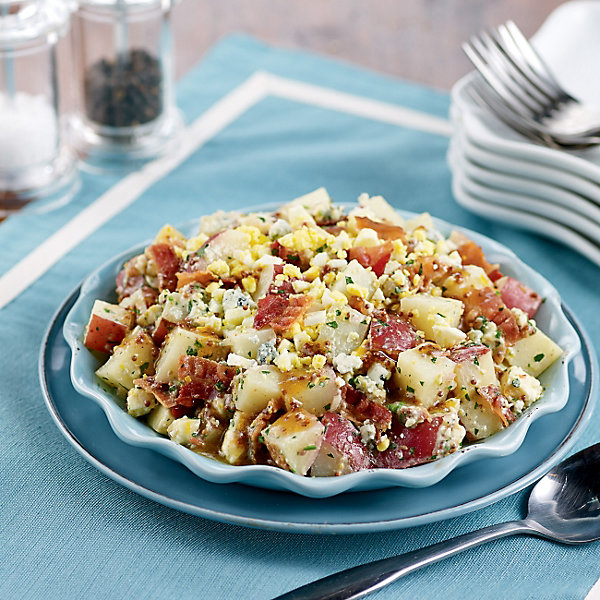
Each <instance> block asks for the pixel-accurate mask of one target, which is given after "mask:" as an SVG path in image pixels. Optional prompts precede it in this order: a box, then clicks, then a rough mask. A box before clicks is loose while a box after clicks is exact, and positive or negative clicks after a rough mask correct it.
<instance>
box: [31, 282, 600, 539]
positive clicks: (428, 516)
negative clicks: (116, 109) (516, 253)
mask: <svg viewBox="0 0 600 600" xmlns="http://www.w3.org/2000/svg"><path fill="white" fill-rule="evenodd" d="M80 287H81V284H80V285H78V286H77V287H76V288H75V289H74V290H73V291H72V292H71V293H70V294H69V295H68V296H67V298H66V299H65V300H63V302H62V303H61V304H60V306H59V308H58V309H57V310H56V312H55V314H54V315H53V317H52V319H51V321H50V324H49V326H48V327H47V329H46V332H45V334H44V338H43V342H42V345H41V348H40V354H39V359H38V373H39V378H40V383H41V387H42V392H43V396H44V403H45V405H46V408H47V409H48V411H49V412H50V415H51V417H52V419H53V421H54V422H55V424H56V426H57V427H58V429H59V431H60V432H61V433H62V434H63V436H64V437H65V438H66V439H67V441H68V442H69V444H70V445H71V446H73V448H75V450H76V451H77V452H78V453H79V454H80V455H81V456H82V457H83V458H84V459H85V460H86V461H87V462H89V463H90V464H91V465H92V466H94V467H95V468H96V469H98V470H99V471H100V472H102V473H104V474H105V475H106V476H108V477H109V478H110V479H112V480H113V481H115V482H117V483H119V484H120V485H123V486H124V487H126V488H128V489H129V490H131V491H133V492H135V493H137V494H139V495H141V496H143V497H145V498H148V499H150V500H153V501H155V502H158V503H159V504H162V505H164V506H167V507H170V508H173V509H175V510H179V511H181V512H184V513H187V514H191V515H194V516H199V517H203V518H206V519H209V520H213V521H218V522H223V523H229V524H234V525H241V526H245V527H251V528H258V529H263V530H272V531H283V532H288V533H306V534H313V535H314V534H353V533H373V532H378V531H389V530H392V529H394V530H395V529H404V528H409V527H416V526H419V525H424V524H428V523H433V522H438V521H443V520H446V519H450V518H454V517H458V516H461V515H464V514H467V513H469V512H473V511H475V510H479V509H482V508H485V507H486V506H489V505H491V504H493V503H495V502H497V501H499V500H501V499H503V498H505V497H508V496H511V495H513V494H515V493H517V492H519V491H521V490H522V489H524V488H526V487H527V486H528V485H530V484H532V483H534V482H535V481H537V479H539V478H540V477H542V476H543V475H544V474H545V473H547V472H548V471H549V470H550V469H551V468H552V467H553V466H554V465H556V464H557V463H558V462H559V461H560V460H561V459H562V458H563V457H564V456H565V455H566V454H567V452H568V451H569V450H570V449H571V447H572V446H573V444H574V443H575V441H576V439H577V435H576V434H577V433H581V432H582V431H583V430H584V429H585V427H586V426H587V424H588V423H589V421H590V419H591V416H592V414H593V409H594V403H593V401H592V400H593V398H594V397H595V391H596V388H597V387H598V372H597V368H596V359H595V356H596V355H595V351H594V348H593V346H592V345H591V342H590V340H589V338H588V336H587V333H586V332H585V329H583V328H582V326H581V325H580V323H579V322H578V320H577V318H576V317H575V315H574V313H573V312H572V311H571V310H570V309H569V308H568V307H567V306H566V305H565V304H564V303H562V307H563V311H564V312H565V315H566V316H567V318H568V319H569V321H570V322H571V325H572V326H573V327H574V329H575V330H576V332H577V335H578V337H579V339H580V342H581V347H580V350H579V352H578V353H581V354H583V355H584V356H583V358H584V364H585V365H586V370H587V371H588V373H589V386H588V388H587V390H586V398H585V400H584V402H583V408H582V410H581V411H580V413H579V415H578V417H577V420H576V421H575V422H574V424H573V426H572V427H571V429H570V430H569V432H568V434H567V435H566V436H565V437H564V438H563V439H562V441H561V442H560V444H559V445H558V446H557V447H556V448H555V449H554V450H553V452H552V453H551V454H550V455H548V456H547V457H546V458H545V459H544V460H543V461H542V463H541V464H539V465H538V466H537V467H535V468H533V469H531V470H530V471H528V472H527V473H525V474H523V475H522V476H521V477H519V478H518V479H516V480H515V481H513V482H511V483H509V484H508V485H505V486H502V487H499V488H497V489H495V490H493V491H492V492H489V493H484V494H483V495H480V496H478V497H477V498H474V499H473V500H470V501H468V502H464V503H462V504H458V505H454V506H451V507H447V508H443V509H439V510H435V511H430V512H425V513H421V514H419V515H413V516H410V517H401V518H392V519H379V520H376V521H363V522H358V521H355V522H344V523H328V522H320V523H316V522H307V521H304V522H291V521H281V520H279V521H277V520H269V519H265V518H252V517H247V516H243V515H236V514H232V513H230V512H224V511H217V510H214V509H211V508H206V507H202V506H199V505H197V504H196V505H195V504H191V503H188V502H184V501H181V500H177V499H175V498H172V497H170V496H167V495H165V494H163V493H160V492H156V491H155V490H152V489H150V488H149V487H147V486H145V485H142V484H141V483H138V482H137V481H134V480H133V479H130V478H128V477H126V476H124V475H122V474H121V473H119V472H118V471H116V470H115V469H113V468H111V467H109V466H108V465H105V464H104V463H103V462H102V461H101V460H100V459H99V458H97V457H96V456H95V455H94V454H92V452H91V451H89V450H88V449H87V448H86V447H85V446H84V445H83V444H82V443H81V441H80V440H79V439H78V438H77V436H76V434H75V433H74V432H72V431H71V430H70V428H69V427H68V425H67V424H66V423H65V422H64V420H63V419H62V416H61V415H60V412H59V411H58V409H57V408H56V406H55V404H54V401H53V399H52V398H51V394H50V391H49V387H48V375H47V371H46V368H45V367H46V353H47V350H48V347H49V343H50V337H51V335H52V333H53V331H54V329H55V327H57V326H58V328H59V331H60V330H62V323H60V324H59V323H58V321H59V319H60V318H61V313H63V312H65V316H66V312H67V311H66V309H67V306H68V305H69V304H70V303H71V304H72V303H73V302H74V301H75V298H76V295H77V294H78V293H79V289H80ZM69 308H70V307H69ZM63 320H64V318H63ZM65 344H66V342H65ZM67 347H68V344H67ZM584 349H585V353H584ZM69 351H70V348H69ZM586 355H587V360H586ZM69 382H70V378H69ZM71 385H72V384H71ZM73 392H74V393H76V394H77V393H78V392H77V391H76V390H75V388H74V387H73ZM103 414H104V413H103ZM104 416H105V418H106V415H104ZM109 427H110V426H109ZM110 431H111V434H112V435H114V436H115V437H117V436H116V433H115V432H114V431H113V430H112V428H110ZM165 458H168V457H165ZM168 460H172V459H170V458H169V459H168ZM189 476H190V477H197V476H196V475H194V474H193V473H191V472H189ZM217 485H223V486H226V485H230V484H217ZM233 485H244V484H233ZM223 489H226V488H225V487H224V488H223ZM392 489H393V488H392ZM263 491H264V492H265V493H269V490H263ZM384 491H385V490H384ZM277 493H282V492H277ZM283 493H291V492H283ZM345 493H354V492H345ZM359 493H361V492H359ZM362 493H364V492H362ZM295 496H296V497H299V496H298V495H297V494H296V495H295ZM303 501H305V502H312V501H314V499H312V498H307V497H304V498H303Z"/></svg>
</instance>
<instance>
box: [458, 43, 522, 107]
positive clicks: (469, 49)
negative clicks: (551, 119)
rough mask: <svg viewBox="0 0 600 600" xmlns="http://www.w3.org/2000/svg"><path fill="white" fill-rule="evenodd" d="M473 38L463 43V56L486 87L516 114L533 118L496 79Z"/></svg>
mask: <svg viewBox="0 0 600 600" xmlns="http://www.w3.org/2000/svg"><path fill="white" fill-rule="evenodd" d="M474 40H475V38H471V41H470V43H463V45H462V48H463V50H464V52H465V54H466V55H467V56H468V57H469V59H470V60H471V62H472V63H473V64H474V65H475V68H476V69H477V70H478V71H479V72H480V73H481V75H482V76H483V78H484V79H485V81H486V82H487V83H488V85H489V86H490V87H491V88H492V89H493V90H495V91H496V93H497V94H498V95H499V96H500V97H501V98H502V99H503V100H504V102H506V104H507V105H508V106H509V107H510V108H511V109H512V110H513V111H514V112H516V113H525V114H527V115H528V116H530V117H533V112H532V110H531V109H530V108H529V107H528V106H527V105H526V104H523V102H521V101H520V100H519V99H518V98H516V97H515V96H514V95H513V94H512V93H511V92H510V90H508V89H507V88H506V86H505V85H504V83H503V82H502V81H501V80H500V79H499V78H498V76H497V75H496V73H495V72H494V71H493V70H492V69H491V68H490V67H489V65H488V64H487V63H486V61H485V59H484V58H483V57H482V56H481V55H480V53H479V51H478V49H477V47H476V41H475V44H474Z"/></svg>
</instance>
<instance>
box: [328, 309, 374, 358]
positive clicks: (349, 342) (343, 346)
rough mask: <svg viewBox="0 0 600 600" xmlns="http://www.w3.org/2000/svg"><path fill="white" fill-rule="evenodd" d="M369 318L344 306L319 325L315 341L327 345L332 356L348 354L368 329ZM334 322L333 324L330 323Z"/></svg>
mask: <svg viewBox="0 0 600 600" xmlns="http://www.w3.org/2000/svg"><path fill="white" fill-rule="evenodd" d="M369 321H370V318H369V317H366V316H365V315H363V314H362V313H360V312H358V311H357V310H354V309H353V308H350V307H349V306H345V307H344V308H342V309H340V314H339V315H335V317H332V318H331V321H329V320H328V321H327V323H324V324H322V325H321V327H320V329H319V337H318V338H317V342H318V343H320V344H324V345H326V346H328V347H329V349H330V350H331V352H332V353H333V356H337V355H338V354H342V353H343V354H350V353H351V352H352V351H353V350H356V348H358V347H359V346H360V345H361V344H362V342H363V340H364V339H365V336H366V335H367V331H368V329H369ZM332 323H335V324H336V325H335V326H332V325H331V324H332Z"/></svg>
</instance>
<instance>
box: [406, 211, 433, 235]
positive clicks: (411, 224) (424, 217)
mask: <svg viewBox="0 0 600 600" xmlns="http://www.w3.org/2000/svg"><path fill="white" fill-rule="evenodd" d="M419 227H422V228H423V229H426V230H427V231H429V230H431V229H434V225H433V220H432V219H431V215H430V214H429V213H421V214H420V215H417V216H416V217H413V218H412V219H409V220H408V221H406V229H407V230H408V231H414V230H415V229H417V228H419Z"/></svg>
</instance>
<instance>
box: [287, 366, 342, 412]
mask: <svg viewBox="0 0 600 600" xmlns="http://www.w3.org/2000/svg"><path fill="white" fill-rule="evenodd" d="M335 378H336V375H335V372H334V370H333V369H332V368H331V367H325V368H323V369H321V370H320V371H316V372H314V373H307V372H299V373H297V374H295V373H294V374H292V375H291V376H290V377H289V378H288V379H287V380H286V381H285V382H284V384H283V386H282V387H283V394H284V398H285V401H286V406H287V407H288V409H291V408H292V403H291V401H292V400H296V401H298V402H300V403H301V404H302V407H303V408H304V410H307V411H308V412H310V413H312V414H314V415H317V416H322V415H323V414H325V413H326V412H327V411H328V410H330V409H331V406H332V404H333V403H334V398H335V396H336V394H337V393H338V388H337V385H336V383H335Z"/></svg>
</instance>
